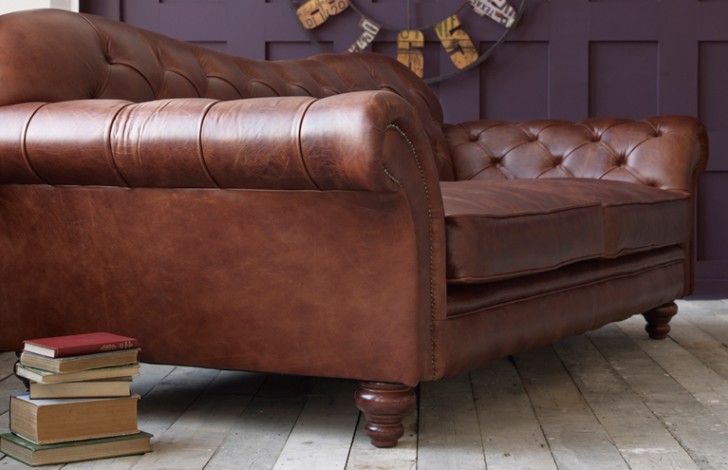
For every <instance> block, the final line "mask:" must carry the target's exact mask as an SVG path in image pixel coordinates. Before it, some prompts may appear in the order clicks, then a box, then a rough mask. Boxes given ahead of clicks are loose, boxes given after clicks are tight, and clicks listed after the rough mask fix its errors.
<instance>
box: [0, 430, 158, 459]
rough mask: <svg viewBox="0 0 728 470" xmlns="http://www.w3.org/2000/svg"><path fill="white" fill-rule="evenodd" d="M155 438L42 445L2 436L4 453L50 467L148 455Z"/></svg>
mask: <svg viewBox="0 0 728 470" xmlns="http://www.w3.org/2000/svg"><path fill="white" fill-rule="evenodd" d="M151 438H152V435H151V434H149V433H146V432H143V431H141V432H138V433H136V434H129V435H126V436H114V437H106V438H102V439H89V440H84V441H74V442H64V443H59V444H47V445H38V444H35V443H33V442H30V441H28V440H27V439H23V438H22V437H20V436H18V435H16V434H13V433H5V434H3V435H2V436H0V451H2V452H4V453H5V454H7V455H9V456H10V457H12V458H14V459H17V460H19V461H21V462H23V463H25V464H28V465H33V466H36V465H50V464H60V463H68V462H80V461H83V460H93V459H103V458H108V457H121V456H123V455H134V454H144V453H146V452H150V451H151V450H152V446H151Z"/></svg>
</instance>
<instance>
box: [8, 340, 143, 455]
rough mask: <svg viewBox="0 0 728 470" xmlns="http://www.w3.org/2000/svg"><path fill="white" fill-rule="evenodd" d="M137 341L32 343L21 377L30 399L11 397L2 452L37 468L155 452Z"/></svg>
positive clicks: (20, 367)
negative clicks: (140, 409) (142, 398)
mask: <svg viewBox="0 0 728 470" xmlns="http://www.w3.org/2000/svg"><path fill="white" fill-rule="evenodd" d="M138 354H139V345H138V342H137V340H136V339H134V338H129V337H125V336H119V335H115V334H111V333H88V334H82V335H71V336H59V337H54V338H42V339H37V340H28V341H25V343H24V347H23V352H22V353H21V355H20V361H19V363H18V364H17V366H16V371H15V372H16V375H18V377H20V378H22V379H26V380H27V381H29V390H28V393H24V394H18V395H13V396H11V397H10V431H11V432H10V433H6V434H3V435H2V436H0V450H1V451H2V452H4V453H5V454H7V455H9V456H11V457H13V458H16V459H18V460H20V461H21V462H24V463H27V464H29V465H47V464H59V463H67V462H76V461H81V460H92V459H98V458H106V457H118V456H122V455H131V454H142V453H145V452H149V451H151V434H149V433H145V432H143V431H140V430H139V429H138V426H137V402H138V400H139V396H138V395H133V394H132V393H131V381H132V377H133V376H135V375H138V374H139V362H138Z"/></svg>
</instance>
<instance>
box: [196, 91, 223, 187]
mask: <svg viewBox="0 0 728 470" xmlns="http://www.w3.org/2000/svg"><path fill="white" fill-rule="evenodd" d="M217 103H219V101H215V102H212V103H210V104H208V105H207V106H205V111H204V113H203V114H202V117H201V118H200V130H199V131H198V132H197V148H198V149H199V150H200V153H199V157H200V163H201V164H202V169H203V170H205V174H206V175H207V177H208V178H210V181H212V183H213V184H214V185H215V186H217V187H218V188H220V189H222V186H221V185H220V183H219V182H218V181H217V180H216V179H215V177H214V176H212V172H211V171H210V167H208V166H207V160H205V152H204V150H203V149H202V128H203V127H204V126H205V119H206V118H207V113H209V112H210V110H211V109H212V107H213V106H215V105H216V104H217Z"/></svg>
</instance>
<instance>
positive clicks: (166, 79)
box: [0, 10, 453, 180]
mask: <svg viewBox="0 0 728 470" xmlns="http://www.w3.org/2000/svg"><path fill="white" fill-rule="evenodd" d="M35 36H43V37H45V38H47V39H46V40H45V41H43V40H33V37H35ZM50 38H52V40H51V39H50ZM58 44H63V45H64V46H63V47H57V45H58ZM19 52H20V53H19ZM357 54H362V56H361V60H360V61H354V60H352V57H351V55H350V54H345V55H346V57H343V56H344V54H322V55H318V56H314V57H312V58H309V59H303V60H290V61H279V62H276V61H262V60H251V59H244V58H239V57H235V56H231V55H228V54H224V53H221V52H217V51H213V50H209V49H205V48H202V47H198V46H195V45H193V44H189V43H186V42H182V41H177V40H174V39H170V38H167V37H164V36H161V35H158V34H155V33H152V32H149V31H144V30H141V29H137V28H134V27H132V26H129V25H125V24H121V23H117V22H114V21H111V20H108V19H105V18H101V17H96V16H93V15H78V14H74V13H69V12H66V11H62V10H37V11H35V12H33V14H28V12H23V13H22V14H18V13H11V14H8V15H3V16H0V83H2V87H1V88H0V106H3V105H10V104H17V103H24V102H57V101H67V100H79V99H96V98H103V99H118V100H126V101H132V102H143V101H151V100H157V99H165V98H195V97H202V98H211V99H216V100H236V99H246V98H259V97H270V96H312V97H315V98H321V97H325V96H330V95H335V94H340V93H346V92H351V91H362V90H379V89H381V90H389V91H392V92H394V93H397V94H398V95H400V96H401V97H403V98H404V99H405V101H407V102H408V103H409V104H410V105H412V107H413V108H414V114H415V115H417V116H418V118H419V119H420V120H421V121H422V126H423V128H424V130H425V132H426V133H427V135H428V137H429V139H430V141H431V142H432V147H433V153H434V155H435V159H436V161H437V167H438V171H439V176H440V178H441V179H443V180H452V179H453V170H452V163H451V161H450V155H449V150H448V147H447V144H446V142H445V137H444V135H443V132H442V121H443V114H442V108H441V106H440V104H439V102H438V100H437V97H436V96H435V94H434V93H433V92H432V91H431V90H430V89H429V88H428V87H427V85H425V84H424V83H423V82H422V81H421V80H420V79H418V78H417V77H416V76H414V75H413V74H412V73H411V72H410V71H409V70H408V69H407V68H406V67H404V66H403V65H401V64H399V63H398V62H397V61H396V60H394V59H392V58H389V57H387V56H384V55H381V54H370V53H357ZM364 56H366V57H364Z"/></svg>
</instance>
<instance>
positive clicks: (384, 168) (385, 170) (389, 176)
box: [382, 164, 402, 187]
mask: <svg viewBox="0 0 728 470" xmlns="http://www.w3.org/2000/svg"><path fill="white" fill-rule="evenodd" d="M382 169H383V170H384V174H385V175H387V177H388V178H389V179H390V180H392V181H394V183H395V184H396V185H397V186H400V187H401V186H402V183H400V181H399V180H398V179H397V178H396V177H395V176H394V175H393V174H392V173H390V172H389V170H387V167H386V166H384V164H382Z"/></svg>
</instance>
